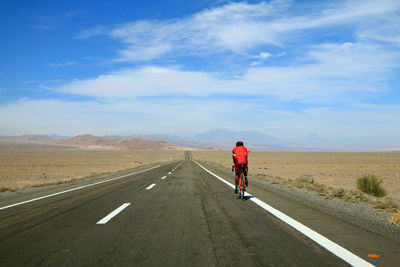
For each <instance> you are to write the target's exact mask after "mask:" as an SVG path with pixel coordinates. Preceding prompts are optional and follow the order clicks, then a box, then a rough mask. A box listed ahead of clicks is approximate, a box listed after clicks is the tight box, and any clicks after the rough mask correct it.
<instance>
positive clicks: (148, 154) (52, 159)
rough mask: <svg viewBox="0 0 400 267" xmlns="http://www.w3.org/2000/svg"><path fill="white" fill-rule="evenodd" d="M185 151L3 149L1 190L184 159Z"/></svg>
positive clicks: (0, 173) (0, 174) (0, 153)
mask: <svg viewBox="0 0 400 267" xmlns="http://www.w3.org/2000/svg"><path fill="white" fill-rule="evenodd" d="M183 154H184V153H183V152H182V151H137V150H135V151H87V150H54V151H48V150H30V151H28V150H14V151H12V150H0V191H12V190H16V189H22V188H25V187H32V186H39V185H43V184H54V183H64V182H68V181H71V180H76V179H82V178H85V177H91V176H95V175H99V174H105V173H111V172H116V171H119V170H126V169H132V168H135V167H139V166H142V165H145V164H150V163H156V162H166V161H173V160H178V159H182V158H183Z"/></svg>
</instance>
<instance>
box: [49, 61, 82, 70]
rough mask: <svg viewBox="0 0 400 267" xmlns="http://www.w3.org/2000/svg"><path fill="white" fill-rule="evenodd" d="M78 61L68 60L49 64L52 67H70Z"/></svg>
mask: <svg viewBox="0 0 400 267" xmlns="http://www.w3.org/2000/svg"><path fill="white" fill-rule="evenodd" d="M75 64H76V61H67V62H61V63H51V62H49V63H47V66H49V67H52V68H62V67H69V66H72V65H75Z"/></svg>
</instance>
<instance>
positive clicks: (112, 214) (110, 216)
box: [97, 203, 131, 224]
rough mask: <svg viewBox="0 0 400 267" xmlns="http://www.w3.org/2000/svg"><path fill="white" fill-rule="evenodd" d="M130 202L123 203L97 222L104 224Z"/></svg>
mask: <svg viewBox="0 0 400 267" xmlns="http://www.w3.org/2000/svg"><path fill="white" fill-rule="evenodd" d="M130 204H131V203H124V204H122V205H121V206H120V207H119V208H117V209H116V210H114V211H113V212H111V213H110V214H108V215H107V216H106V217H104V218H103V219H101V220H100V221H98V222H97V224H106V223H107V222H108V221H109V220H111V219H112V218H113V217H115V216H116V215H117V214H118V213H120V212H121V211H122V210H124V209H125V208H126V207H128V206H129V205H130Z"/></svg>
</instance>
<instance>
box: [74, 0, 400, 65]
mask: <svg viewBox="0 0 400 267" xmlns="http://www.w3.org/2000/svg"><path fill="white" fill-rule="evenodd" d="M335 4H336V6H335V7H332V6H331V5H330V4H329V3H328V4H321V5H325V8H321V9H319V10H317V11H310V12H309V13H305V14H304V13H302V14H298V15H294V16H293V9H296V4H291V2H290V1H272V2H269V3H265V2H261V3H259V4H248V3H245V2H243V3H231V4H228V5H224V6H221V7H216V8H211V9H207V10H205V11H202V12H199V13H197V14H194V15H192V16H189V17H186V18H183V19H180V20H167V21H136V22H130V23H126V24H123V25H118V26H115V27H111V28H110V29H106V28H104V27H103V26H98V27H94V28H91V29H87V30H84V31H82V32H81V33H80V35H79V37H80V38H89V37H91V36H95V35H99V34H104V35H108V36H110V37H112V38H115V39H118V40H121V42H123V43H124V44H126V47H125V48H124V49H122V50H121V51H120V52H119V57H118V60H119V61H141V60H151V59H154V58H157V57H159V56H161V55H168V54H171V53H173V55H174V56H179V55H183V54H187V53H191V54H196V53H200V54H201V55H203V53H204V52H206V53H221V52H225V51H230V52H233V53H238V54H247V53H249V52H251V51H252V50H253V49H255V48H258V47H260V46H262V45H272V46H278V47H282V46H286V45H287V44H288V43H293V42H296V38H297V37H298V35H297V34H296V32H300V31H302V32H303V33H302V34H305V31H307V30H312V29H322V28H326V27H330V26H340V25H351V26H352V27H353V28H354V32H355V34H359V36H360V37H366V36H369V37H372V36H374V37H375V38H378V39H383V36H382V35H381V36H379V35H378V34H377V33H371V32H370V31H368V29H370V28H371V27H370V26H371V24H373V25H374V26H375V25H381V24H382V22H384V21H386V20H388V17H391V18H393V19H394V20H395V21H396V22H398V19H395V18H396V14H398V12H399V11H400V3H399V2H398V1H380V2H376V1H371V0H368V1H341V2H338V3H337V2H336V3H335ZM297 5H298V4H297ZM397 17H398V16H397ZM368 18H373V20H370V21H369V20H368ZM385 25H386V24H383V25H381V26H380V28H385V27H396V26H395V25H396V24H394V23H392V25H391V26H390V25H389V26H385ZM397 25H398V24H397ZM368 26H369V27H368ZM396 29H397V30H398V26H397V28H396ZM387 31H390V29H388V30H385V32H387ZM397 38H398V35H397V34H394V33H393V34H392V35H391V36H390V37H389V38H386V40H387V41H390V40H392V41H395V42H397Z"/></svg>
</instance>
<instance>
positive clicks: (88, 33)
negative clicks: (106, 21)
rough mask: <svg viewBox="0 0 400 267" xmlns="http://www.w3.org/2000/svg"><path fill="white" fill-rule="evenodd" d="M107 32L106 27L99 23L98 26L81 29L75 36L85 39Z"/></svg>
mask: <svg viewBox="0 0 400 267" xmlns="http://www.w3.org/2000/svg"><path fill="white" fill-rule="evenodd" d="M104 34H107V28H106V27H104V26H102V25H99V26H95V27H92V28H89V29H85V30H83V31H81V32H80V33H79V34H78V35H77V36H76V38H78V39H87V38H90V37H93V36H98V35H104Z"/></svg>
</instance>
